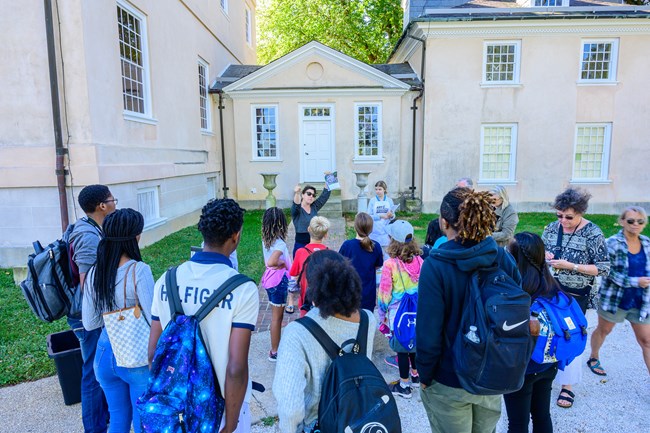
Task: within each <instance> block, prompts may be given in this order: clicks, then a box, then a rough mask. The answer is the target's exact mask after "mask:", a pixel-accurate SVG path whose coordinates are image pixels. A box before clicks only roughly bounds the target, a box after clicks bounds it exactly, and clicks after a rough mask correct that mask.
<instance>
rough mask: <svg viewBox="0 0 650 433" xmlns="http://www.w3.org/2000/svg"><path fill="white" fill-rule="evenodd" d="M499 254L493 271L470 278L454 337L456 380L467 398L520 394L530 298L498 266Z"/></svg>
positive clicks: (527, 347) (485, 270) (529, 346)
mask: <svg viewBox="0 0 650 433" xmlns="http://www.w3.org/2000/svg"><path fill="white" fill-rule="evenodd" d="M503 254H504V252H503V248H499V253H498V255H497V260H496V261H495V262H494V263H493V264H492V266H491V267H489V268H481V269H478V270H476V271H475V272H474V273H473V274H472V276H471V277H470V279H469V283H468V285H467V288H466V292H465V301H464V305H463V315H462V317H461V321H460V327H459V330H458V334H456V338H455V340H454V342H453V345H450V347H451V350H452V351H453V356H454V367H455V370H456V374H457V376H458V380H459V381H460V384H461V386H462V387H463V388H464V389H465V390H466V391H467V392H469V393H471V394H476V395H497V394H506V393H510V392H514V391H517V390H519V389H520V388H521V387H522V385H523V383H524V375H525V373H526V367H527V365H528V361H529V360H530V355H531V351H532V349H533V345H532V340H531V338H530V329H529V321H530V295H528V293H526V292H524V291H523V289H522V288H521V286H520V285H519V284H517V283H515V281H514V280H513V279H512V278H511V277H510V276H509V275H508V274H506V273H505V272H504V271H503V270H502V269H501V268H500V267H499V266H498V263H500V258H501V257H502V256H503ZM470 326H475V327H476V332H475V333H472V331H471V330H470Z"/></svg>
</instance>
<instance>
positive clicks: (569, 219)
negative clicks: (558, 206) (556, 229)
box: [555, 213, 575, 221]
mask: <svg viewBox="0 0 650 433" xmlns="http://www.w3.org/2000/svg"><path fill="white" fill-rule="evenodd" d="M555 216H556V217H557V219H559V220H562V219H564V220H567V221H571V220H572V219H573V218H575V216H572V215H562V214H561V213H556V214H555Z"/></svg>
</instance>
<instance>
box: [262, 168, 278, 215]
mask: <svg viewBox="0 0 650 433" xmlns="http://www.w3.org/2000/svg"><path fill="white" fill-rule="evenodd" d="M278 174H279V173H260V175H262V177H263V178H264V188H265V189H267V190H268V192H269V194H268V195H267V196H266V209H269V208H272V207H275V196H274V195H273V190H274V189H275V187H276V186H277V184H276V183H275V178H276V176H277V175H278Z"/></svg>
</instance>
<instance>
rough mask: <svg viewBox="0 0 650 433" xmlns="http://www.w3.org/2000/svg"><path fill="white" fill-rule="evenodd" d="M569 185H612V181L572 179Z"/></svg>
mask: <svg viewBox="0 0 650 433" xmlns="http://www.w3.org/2000/svg"><path fill="white" fill-rule="evenodd" d="M569 183H570V184H571V185H580V184H584V185H610V184H611V183H612V181H611V180H610V179H571V180H570V181H569Z"/></svg>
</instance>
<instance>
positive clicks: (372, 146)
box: [355, 104, 381, 158]
mask: <svg viewBox="0 0 650 433" xmlns="http://www.w3.org/2000/svg"><path fill="white" fill-rule="evenodd" d="M356 112H357V115H356V119H355V131H356V143H357V152H356V156H357V157H361V158H363V157H369V158H380V157H381V105H380V104H357V105H356Z"/></svg>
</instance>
